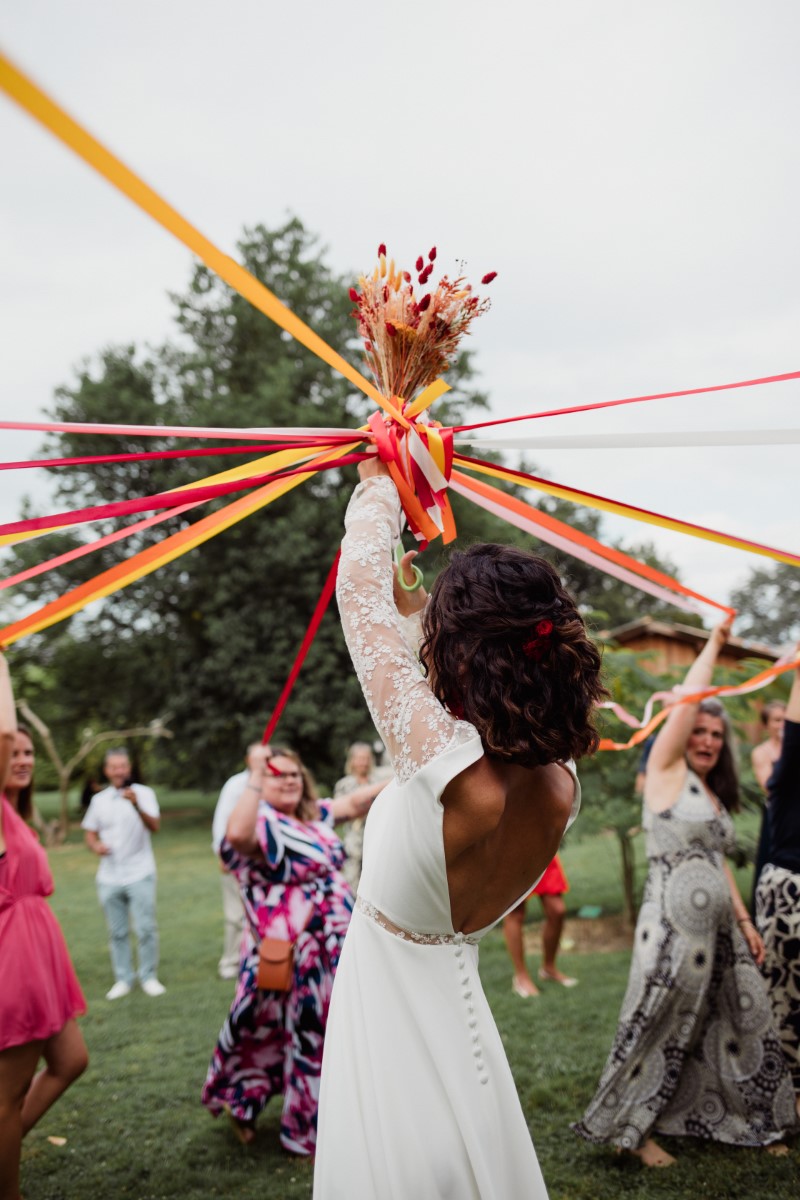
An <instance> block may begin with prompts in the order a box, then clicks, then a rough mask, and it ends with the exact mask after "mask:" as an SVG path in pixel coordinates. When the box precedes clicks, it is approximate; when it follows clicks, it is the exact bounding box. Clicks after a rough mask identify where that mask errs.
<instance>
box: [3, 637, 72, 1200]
mask: <svg viewBox="0 0 800 1200" xmlns="http://www.w3.org/2000/svg"><path fill="white" fill-rule="evenodd" d="M34 762H35V756H34V749H33V741H32V739H31V735H30V733H29V732H28V731H27V729H24V728H23V727H22V726H19V727H18V726H17V720H16V713H15V709H14V697H13V695H12V691H11V681H10V679H9V675H8V666H7V664H6V660H5V658H4V657H3V655H2V654H0V979H2V981H3V982H2V984H0V1200H19V1164H20V1149H21V1142H22V1138H23V1137H24V1136H25V1134H26V1133H28V1131H29V1130H30V1129H32V1128H33V1126H34V1125H35V1124H36V1122H37V1121H38V1120H39V1119H40V1118H41V1117H42V1116H44V1114H45V1113H46V1112H47V1111H48V1109H49V1108H50V1107H51V1106H52V1105H53V1104H55V1102H56V1100H58V1098H59V1097H60V1096H62V1095H63V1094H64V1092H65V1091H66V1090H67V1088H68V1087H69V1086H70V1084H72V1083H73V1082H74V1081H75V1080H76V1079H77V1078H78V1076H79V1075H81V1074H82V1073H83V1072H84V1071H85V1070H86V1067H87V1065H88V1062H89V1056H88V1054H87V1051H86V1044H85V1042H84V1040H83V1034H82V1033H81V1031H80V1029H79V1028H78V1024H77V1021H76V1018H77V1017H79V1016H81V1015H82V1014H83V1013H84V1012H85V1011H86V1002H85V1001H84V998H83V992H82V991H81V987H80V984H79V983H78V980H77V977H76V975H75V971H74V969H73V966H72V962H71V961H70V957H69V952H68V950H67V947H66V944H65V942H64V936H63V934H62V932H61V928H60V926H59V924H58V921H57V920H56V918H55V916H54V915H53V912H52V910H51V908H50V905H49V904H48V903H47V899H46V897H47V896H50V895H51V894H52V892H53V876H52V875H51V873H50V867H49V865H48V862H47V855H46V854H45V852H44V850H43V849H42V847H41V846H40V845H39V841H38V838H37V837H36V834H35V833H34V832H33V830H32V829H31V828H30V827H29V825H28V824H27V822H28V821H29V820H30V818H31V814H32V810H33V768H34ZM42 1059H43V1060H44V1066H43V1067H42V1068H41V1069H40V1070H39V1071H38V1072H37V1070H36V1068H37V1066H38V1064H39V1062H40V1061H41V1060H42Z"/></svg>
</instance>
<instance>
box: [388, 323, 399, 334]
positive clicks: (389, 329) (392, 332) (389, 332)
mask: <svg viewBox="0 0 800 1200" xmlns="http://www.w3.org/2000/svg"><path fill="white" fill-rule="evenodd" d="M386 332H387V333H388V335H389V337H394V336H395V334H396V333H397V330H396V329H395V327H394V325H393V324H392V322H391V321H387V322H386Z"/></svg>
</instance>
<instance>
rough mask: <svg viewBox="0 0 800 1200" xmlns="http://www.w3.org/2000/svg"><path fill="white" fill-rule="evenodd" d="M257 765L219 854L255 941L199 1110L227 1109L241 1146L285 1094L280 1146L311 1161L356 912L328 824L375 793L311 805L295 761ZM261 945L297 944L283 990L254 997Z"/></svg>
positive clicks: (278, 757) (277, 756) (266, 760)
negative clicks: (341, 965)
mask: <svg viewBox="0 0 800 1200" xmlns="http://www.w3.org/2000/svg"><path fill="white" fill-rule="evenodd" d="M253 758H254V766H253V767H252V769H251V773H250V777H249V780H248V782H247V784H245V785H244V786H243V794H242V797H241V798H240V800H239V802H238V804H237V806H236V808H235V810H234V812H233V814H232V816H231V819H230V821H229V824H228V830H227V834H226V837H225V838H224V840H223V842H222V845H221V847H220V855H221V857H222V860H223V862H224V864H225V866H226V868H227V869H228V870H229V871H231V872H233V873H234V874H235V875H236V877H237V879H238V882H239V886H240V888H241V892H242V899H243V902H244V907H245V912H246V914H247V918H248V923H249V925H250V929H251V931H252V935H253V936H252V940H251V942H250V945H249V948H248V950H247V952H246V953H245V955H244V956H243V958H242V961H241V964H240V967H239V982H238V985H237V988H236V994H235V996H234V1000H233V1004H232V1006H231V1010H230V1013H229V1014H228V1017H227V1020H226V1021H225V1024H224V1025H223V1027H222V1030H221V1032H220V1035H219V1041H218V1042H217V1047H216V1049H215V1051H214V1054H213V1057H212V1059H211V1065H210V1066H209V1069H208V1075H207V1077H206V1082H205V1086H204V1088H203V1095H202V1100H203V1104H205V1105H206V1107H207V1108H208V1109H209V1110H210V1111H211V1112H212V1113H213V1114H214V1116H217V1115H218V1114H219V1113H220V1112H222V1111H227V1112H228V1114H229V1116H230V1117H231V1120H232V1121H233V1124H234V1128H235V1130H236V1132H237V1136H238V1137H239V1138H240V1140H241V1141H243V1142H245V1143H247V1142H250V1141H252V1139H253V1137H254V1136H255V1121H256V1118H257V1117H258V1115H259V1113H260V1112H261V1111H262V1110H263V1108H264V1106H265V1105H266V1103H267V1101H268V1100H269V1099H270V1098H271V1097H272V1096H274V1095H280V1094H283V1116H282V1119H281V1135H280V1136H281V1142H282V1144H283V1146H284V1147H285V1148H286V1149H287V1150H289V1151H291V1152H292V1153H294V1154H301V1155H310V1154H313V1153H314V1146H315V1141H316V1126H317V1102H318V1097H319V1076H320V1068H321V1066H322V1047H323V1042H324V1038H325V1025H326V1022H327V1017H328V1007H329V1004H330V997H331V989H332V987H333V977H334V974H335V972H336V967H337V965H338V962H339V955H340V954H341V950H342V943H343V941H344V936H345V933H346V932H347V926H348V924H349V921H350V914H351V912H352V907H353V897H352V893H351V892H350V888H349V887H348V885H347V882H346V880H345V879H344V876H343V875H342V873H341V865H342V862H343V860H344V849H343V847H342V844H341V842H340V841H339V838H338V837H337V836H336V834H335V833H334V831H333V827H332V826H333V821H334V819H337V820H338V819H345V818H350V817H354V816H358V815H360V814H362V813H364V812H365V811H366V810H367V808H368V807H369V805H370V803H371V802H372V799H373V798H374V796H375V795H376V794H377V791H378V790H380V785H372V786H370V787H366V788H362V789H360V790H359V791H357V792H353V793H351V794H350V795H349V796H347V797H343V798H342V799H340V800H337V801H323V802H317V800H316V799H315V796H314V793H313V790H312V785H311V781H310V777H309V776H308V774H307V772H305V771H304V769H303V767H302V764H301V763H300V761H299V759H298V758H297V757H296V755H293V754H291V752H288V751H275V752H273V754H272V756H271V757H268V752H267V751H266V750H263V749H262V750H261V751H260V752H256V753H255V754H254V755H253ZM263 937H273V938H282V939H286V938H288V939H289V940H290V941H292V942H293V943H294V974H293V982H292V986H291V988H290V989H289V991H287V992H278V991H261V990H259V989H258V987H257V984H256V980H257V975H258V958H259V956H258V943H259V941H260V939H261V938H263Z"/></svg>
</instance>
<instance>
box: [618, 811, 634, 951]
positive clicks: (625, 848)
mask: <svg viewBox="0 0 800 1200" xmlns="http://www.w3.org/2000/svg"><path fill="white" fill-rule="evenodd" d="M617 838H618V839H619V850H620V855H621V856H622V895H623V898H624V911H625V923H626V924H627V925H628V927H629V928H630V929H633V927H634V925H635V924H636V862H635V859H634V853H633V838H632V837H631V836H630V834H629V833H628V832H627V831H626V832H623V831H620V830H617Z"/></svg>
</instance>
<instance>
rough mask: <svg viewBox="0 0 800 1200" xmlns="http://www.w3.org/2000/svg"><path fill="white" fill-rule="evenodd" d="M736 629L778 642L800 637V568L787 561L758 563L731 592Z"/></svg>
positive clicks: (741, 633)
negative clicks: (737, 614)
mask: <svg viewBox="0 0 800 1200" xmlns="http://www.w3.org/2000/svg"><path fill="white" fill-rule="evenodd" d="M731 604H732V605H733V606H734V607H735V608H736V609H737V610H738V612H739V616H738V617H737V620H736V632H737V633H738V634H740V636H741V637H750V638H753V639H755V640H757V641H759V642H767V643H768V644H771V645H773V646H780V645H782V644H783V643H785V642H789V641H794V640H796V639H797V638H799V637H800V570H798V568H797V567H793V566H791V565H790V564H789V563H775V564H774V566H770V567H758V568H756V569H755V570H753V571H751V573H750V578H749V579H748V580H747V582H746V583H745V584H743V586H742V587H740V588H739V589H738V591H735V592H734V593H733V596H732V597H731Z"/></svg>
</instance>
